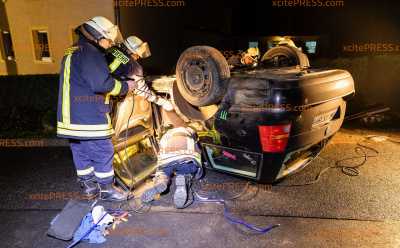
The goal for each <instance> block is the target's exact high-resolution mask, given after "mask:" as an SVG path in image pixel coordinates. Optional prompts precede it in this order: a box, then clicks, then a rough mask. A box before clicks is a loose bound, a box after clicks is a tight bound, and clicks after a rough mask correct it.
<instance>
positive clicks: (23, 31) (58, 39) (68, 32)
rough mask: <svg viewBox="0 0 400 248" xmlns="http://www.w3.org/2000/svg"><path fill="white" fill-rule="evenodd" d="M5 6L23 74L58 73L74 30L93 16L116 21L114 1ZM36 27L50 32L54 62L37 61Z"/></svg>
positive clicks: (50, 0) (26, 1)
mask: <svg viewBox="0 0 400 248" xmlns="http://www.w3.org/2000/svg"><path fill="white" fill-rule="evenodd" d="M5 5H6V11H7V16H8V22H9V26H10V31H11V35H12V40H13V46H14V51H15V58H16V63H17V70H18V74H20V75H21V74H50V73H58V72H59V69H60V62H61V59H62V57H63V54H64V50H65V48H67V47H69V46H70V45H71V44H72V29H73V28H75V27H76V26H78V25H79V24H81V23H82V22H84V21H86V20H88V19H89V18H91V17H93V16H105V17H107V18H109V19H110V20H112V21H114V19H115V17H114V5H113V0H84V1H83V0H68V1H59V0H18V1H12V0H7V1H6V3H5ZM36 28H40V29H42V28H43V29H46V30H47V31H48V40H49V49H50V53H51V58H52V60H51V62H43V61H37V60H36V59H35V55H34V45H33V38H32V29H36ZM0 73H1V62H0Z"/></svg>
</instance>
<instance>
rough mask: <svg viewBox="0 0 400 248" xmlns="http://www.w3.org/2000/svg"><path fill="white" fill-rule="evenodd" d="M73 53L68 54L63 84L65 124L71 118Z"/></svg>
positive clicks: (63, 115) (63, 116)
mask: <svg viewBox="0 0 400 248" xmlns="http://www.w3.org/2000/svg"><path fill="white" fill-rule="evenodd" d="M71 57H72V53H71V54H68V55H67V57H66V59H65V62H64V82H63V95H62V120H63V122H64V123H66V124H69V123H70V122H71V118H70V116H71V115H70V111H71V108H70V82H69V80H70V68H71Z"/></svg>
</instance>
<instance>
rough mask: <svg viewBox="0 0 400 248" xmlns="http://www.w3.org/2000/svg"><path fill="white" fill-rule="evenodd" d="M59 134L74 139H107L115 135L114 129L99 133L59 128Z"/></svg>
mask: <svg viewBox="0 0 400 248" xmlns="http://www.w3.org/2000/svg"><path fill="white" fill-rule="evenodd" d="M57 134H61V135H68V136H74V137H105V136H110V135H112V134H114V130H113V129H109V130H99V131H80V130H69V129H62V128H57Z"/></svg>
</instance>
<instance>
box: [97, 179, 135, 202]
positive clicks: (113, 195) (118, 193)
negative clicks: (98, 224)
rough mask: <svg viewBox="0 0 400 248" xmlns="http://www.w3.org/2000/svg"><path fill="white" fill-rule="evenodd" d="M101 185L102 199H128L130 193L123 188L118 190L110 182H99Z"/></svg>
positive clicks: (117, 200)
mask: <svg viewBox="0 0 400 248" xmlns="http://www.w3.org/2000/svg"><path fill="white" fill-rule="evenodd" d="M99 187H100V199H101V200H103V201H116V202H120V201H125V200H127V199H128V193H127V192H124V191H122V190H118V189H117V188H115V187H114V185H113V184H112V183H110V184H99Z"/></svg>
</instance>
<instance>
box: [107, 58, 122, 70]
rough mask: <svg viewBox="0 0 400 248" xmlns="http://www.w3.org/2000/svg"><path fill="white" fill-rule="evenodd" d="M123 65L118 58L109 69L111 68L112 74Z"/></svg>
mask: <svg viewBox="0 0 400 248" xmlns="http://www.w3.org/2000/svg"><path fill="white" fill-rule="evenodd" d="M121 63H122V62H121V60H119V59H118V58H116V59H114V61H113V62H112V63H111V64H110V65H109V66H108V67H109V68H110V71H111V72H114V71H115V70H116V69H117V68H118V66H120V65H121Z"/></svg>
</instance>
